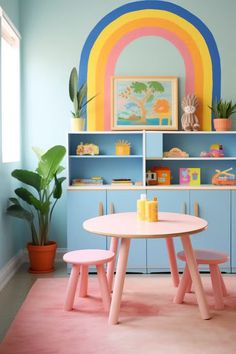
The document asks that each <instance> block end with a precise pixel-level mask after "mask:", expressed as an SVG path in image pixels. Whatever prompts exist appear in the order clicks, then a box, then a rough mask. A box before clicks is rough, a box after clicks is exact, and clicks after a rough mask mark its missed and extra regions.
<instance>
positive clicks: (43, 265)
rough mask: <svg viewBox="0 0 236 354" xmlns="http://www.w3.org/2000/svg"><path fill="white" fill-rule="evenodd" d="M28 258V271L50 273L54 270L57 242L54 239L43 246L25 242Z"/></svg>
mask: <svg viewBox="0 0 236 354" xmlns="http://www.w3.org/2000/svg"><path fill="white" fill-rule="evenodd" d="M27 249H28V253H29V260H30V268H29V272H30V273H50V272H53V271H54V260H55V254H56V249H57V244H56V242H54V241H51V242H49V243H48V244H47V245H45V246H37V245H33V244H32V243H28V244H27Z"/></svg>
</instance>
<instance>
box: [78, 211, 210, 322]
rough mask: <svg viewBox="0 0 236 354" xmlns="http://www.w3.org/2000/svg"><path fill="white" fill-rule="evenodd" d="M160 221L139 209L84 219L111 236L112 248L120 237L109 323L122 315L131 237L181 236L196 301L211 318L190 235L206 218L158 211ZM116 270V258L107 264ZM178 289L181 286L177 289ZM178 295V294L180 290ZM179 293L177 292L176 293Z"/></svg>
mask: <svg viewBox="0 0 236 354" xmlns="http://www.w3.org/2000/svg"><path fill="white" fill-rule="evenodd" d="M158 217H159V220H158V222H147V221H139V220H138V219H137V213H135V212H130V213H116V214H109V215H103V216H98V217H95V218H92V219H88V220H86V221H85V222H84V223H83V227H84V229H85V230H87V231H89V232H92V233H95V234H99V235H104V236H111V237H112V243H111V249H112V250H113V251H117V245H118V240H119V239H121V245H120V250H119V254H118V262H117V269H116V276H115V282H114V289H113V295H112V301H111V307H110V313H109V323H110V324H116V323H117V322H118V318H119V312H120V303H121V297H122V293H123V287H124V280H125V274H126V266H127V260H128V255H129V247H130V241H131V239H132V238H166V239H167V238H172V237H181V241H182V244H183V248H184V252H185V255H186V262H187V264H188V267H189V271H190V274H191V278H192V282H193V285H194V289H195V293H196V297H197V302H198V306H199V310H200V314H201V317H202V318H203V319H209V318H210V314H209V310H208V304H207V302H206V297H205V294H204V291H203V287H202V282H201V278H200V274H199V272H198V268H197V263H196V260H195V256H194V252H193V249H192V244H191V240H190V235H192V234H195V233H199V232H201V231H203V230H205V229H206V228H207V225H208V223H207V221H206V220H204V219H201V218H198V217H195V216H191V215H186V214H177V213H162V212H159V213H158ZM113 270H114V262H113V263H112V264H109V265H108V275H109V274H111V272H113ZM177 292H178V290H177ZM177 295H178V294H177ZM177 295H176V296H177Z"/></svg>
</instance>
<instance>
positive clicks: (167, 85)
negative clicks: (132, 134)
mask: <svg viewBox="0 0 236 354" xmlns="http://www.w3.org/2000/svg"><path fill="white" fill-rule="evenodd" d="M111 97H112V109H111V114H112V117H111V120H112V121H111V128H112V130H129V129H130V130H145V129H146V130H178V78H177V77H173V76H171V77H170V76H125V77H124V76H113V77H112V94H111Z"/></svg>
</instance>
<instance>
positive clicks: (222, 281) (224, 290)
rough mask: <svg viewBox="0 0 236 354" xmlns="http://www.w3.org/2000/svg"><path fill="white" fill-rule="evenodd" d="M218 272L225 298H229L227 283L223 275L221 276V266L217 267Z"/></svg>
mask: <svg viewBox="0 0 236 354" xmlns="http://www.w3.org/2000/svg"><path fill="white" fill-rule="evenodd" d="M217 271H218V273H219V277H220V281H221V288H222V293H223V296H227V295H228V291H227V289H226V286H225V282H224V279H223V277H222V274H221V271H220V269H219V266H218V267H217Z"/></svg>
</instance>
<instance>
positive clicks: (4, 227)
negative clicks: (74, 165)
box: [0, 0, 23, 270]
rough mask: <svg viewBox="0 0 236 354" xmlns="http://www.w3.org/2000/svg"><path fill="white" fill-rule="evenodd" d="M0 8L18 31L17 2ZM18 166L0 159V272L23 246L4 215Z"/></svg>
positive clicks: (17, 228)
mask: <svg viewBox="0 0 236 354" xmlns="http://www.w3.org/2000/svg"><path fill="white" fill-rule="evenodd" d="M0 6H1V7H2V8H3V10H4V11H5V12H6V13H7V15H8V17H9V18H10V19H11V21H12V22H13V24H14V25H15V27H16V28H17V29H18V30H19V1H18V0H0ZM0 130H1V129H0ZM0 141H1V140H0ZM1 148H2V145H1V143H0V156H1V155H2V151H1ZM20 166H21V162H19V163H4V164H2V163H1V159H0V181H1V182H0V270H1V268H2V267H3V266H4V265H5V264H6V263H7V262H8V261H9V260H10V259H11V258H12V257H13V256H14V255H15V254H16V253H17V252H18V251H19V250H20V249H21V248H22V244H23V242H22V225H21V224H20V223H19V222H18V221H17V220H15V219H12V218H10V217H7V216H6V214H5V210H6V207H7V204H8V198H9V196H10V195H12V194H13V190H14V188H15V182H14V180H13V178H12V177H10V173H11V171H12V170H13V169H14V168H17V167H20Z"/></svg>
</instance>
